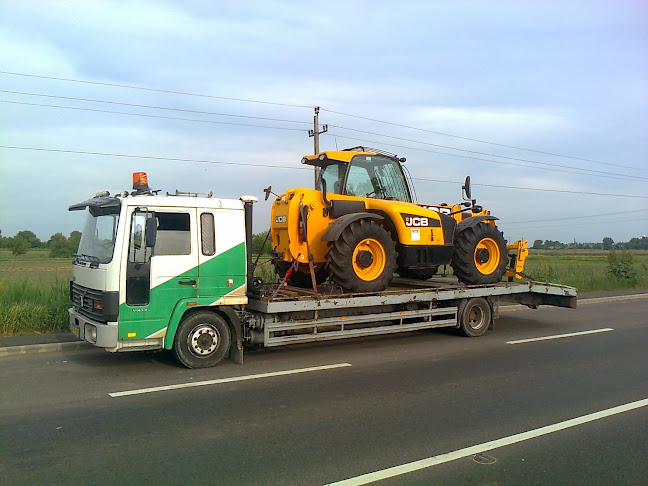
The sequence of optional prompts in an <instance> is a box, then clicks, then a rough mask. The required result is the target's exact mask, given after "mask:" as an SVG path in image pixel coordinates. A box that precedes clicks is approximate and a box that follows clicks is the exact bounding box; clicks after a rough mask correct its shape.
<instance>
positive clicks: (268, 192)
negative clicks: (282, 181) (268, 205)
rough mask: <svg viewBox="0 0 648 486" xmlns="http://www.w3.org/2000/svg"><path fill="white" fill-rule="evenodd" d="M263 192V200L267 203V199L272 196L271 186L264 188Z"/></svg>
mask: <svg viewBox="0 0 648 486" xmlns="http://www.w3.org/2000/svg"><path fill="white" fill-rule="evenodd" d="M263 192H265V200H266V201H267V200H268V198H269V197H270V194H272V186H268V187H266V188H265V189H264V190H263Z"/></svg>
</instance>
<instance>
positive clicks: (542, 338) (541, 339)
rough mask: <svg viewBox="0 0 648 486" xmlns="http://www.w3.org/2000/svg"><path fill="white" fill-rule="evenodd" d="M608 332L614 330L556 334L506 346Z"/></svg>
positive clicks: (523, 340) (521, 340) (510, 342)
mask: <svg viewBox="0 0 648 486" xmlns="http://www.w3.org/2000/svg"><path fill="white" fill-rule="evenodd" d="M608 331H614V329H612V328H611V327H606V328H605V329H594V330H592V331H582V332H570V333H568V334H557V335H555V336H545V337H539V338H531V339H518V340H517V341H506V344H521V343H532V342H534V341H547V340H549V339H562V338H567V337H573V336H584V335H586V334H597V333H599V332H608Z"/></svg>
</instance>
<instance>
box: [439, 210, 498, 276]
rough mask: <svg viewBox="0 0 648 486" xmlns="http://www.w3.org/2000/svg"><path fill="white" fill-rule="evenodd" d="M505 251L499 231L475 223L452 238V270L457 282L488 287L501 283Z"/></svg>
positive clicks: (490, 226)
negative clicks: (453, 240) (486, 285)
mask: <svg viewBox="0 0 648 486" xmlns="http://www.w3.org/2000/svg"><path fill="white" fill-rule="evenodd" d="M507 256H508V249H507V248H506V241H504V237H503V236H502V233H500V232H499V230H498V229H497V228H496V227H495V226H492V225H490V224H486V223H479V224H477V225H475V226H473V227H472V228H466V229H465V230H463V231H462V232H461V233H459V234H458V235H457V236H456V237H455V242H454V251H453V255H452V262H451V263H450V265H451V266H452V270H453V271H454V274H455V275H456V276H457V278H458V279H459V281H460V282H464V283H467V284H490V283H495V282H499V281H500V280H502V276H503V275H504V273H505V272H506V263H507Z"/></svg>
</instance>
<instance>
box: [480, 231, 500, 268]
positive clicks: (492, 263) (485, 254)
mask: <svg viewBox="0 0 648 486" xmlns="http://www.w3.org/2000/svg"><path fill="white" fill-rule="evenodd" d="M501 257H502V255H501V254H500V249H499V245H498V244H497V242H496V241H495V240H494V239H492V238H484V239H483V240H481V241H480V242H479V243H478V244H477V247H476V248H475V266H476V267H477V270H478V271H479V272H480V273H481V274H483V275H490V274H491V273H493V272H494V271H495V270H497V267H499V263H500V259H501Z"/></svg>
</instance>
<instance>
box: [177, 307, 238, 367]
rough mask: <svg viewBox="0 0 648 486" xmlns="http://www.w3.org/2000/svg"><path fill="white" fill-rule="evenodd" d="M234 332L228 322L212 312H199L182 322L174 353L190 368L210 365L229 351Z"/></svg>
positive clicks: (217, 361) (218, 360)
mask: <svg viewBox="0 0 648 486" xmlns="http://www.w3.org/2000/svg"><path fill="white" fill-rule="evenodd" d="M230 344H231V333H230V330H229V326H228V324H227V321H225V319H223V318H222V317H221V316H220V315H218V314H216V313H214V312H210V311H199V312H195V313H193V314H191V315H189V316H188V317H185V318H184V319H183V320H182V322H181V323H180V327H179V328H178V331H177V332H176V336H175V339H174V341H173V354H174V355H175V357H176V359H177V360H178V361H180V363H182V364H183V365H185V366H186V367H187V368H207V367H209V366H214V365H215V364H217V363H219V362H220V361H221V360H222V359H223V358H224V357H225V356H226V355H227V353H228V352H229V348H230Z"/></svg>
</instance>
